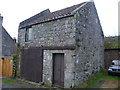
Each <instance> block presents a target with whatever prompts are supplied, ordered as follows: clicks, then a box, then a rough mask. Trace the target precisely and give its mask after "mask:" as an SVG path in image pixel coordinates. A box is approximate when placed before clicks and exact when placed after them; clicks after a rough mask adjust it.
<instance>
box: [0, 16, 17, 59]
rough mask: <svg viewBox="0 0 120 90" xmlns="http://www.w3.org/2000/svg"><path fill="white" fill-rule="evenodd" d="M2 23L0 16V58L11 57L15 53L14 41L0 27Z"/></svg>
mask: <svg viewBox="0 0 120 90" xmlns="http://www.w3.org/2000/svg"><path fill="white" fill-rule="evenodd" d="M2 22H3V17H2V16H1V15H0V57H4V56H11V55H12V54H13V53H14V52H15V40H13V39H12V38H11V36H10V35H9V34H8V32H7V31H6V30H5V28H4V27H3V26H2Z"/></svg>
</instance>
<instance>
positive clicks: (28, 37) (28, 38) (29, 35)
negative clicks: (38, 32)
mask: <svg viewBox="0 0 120 90" xmlns="http://www.w3.org/2000/svg"><path fill="white" fill-rule="evenodd" d="M32 33H33V32H32V28H31V27H29V28H27V29H26V33H25V42H28V41H31V40H32V39H33V36H32Z"/></svg>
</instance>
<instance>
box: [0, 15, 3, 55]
mask: <svg viewBox="0 0 120 90" xmlns="http://www.w3.org/2000/svg"><path fill="white" fill-rule="evenodd" d="M2 20H3V17H2V16H0V57H2Z"/></svg>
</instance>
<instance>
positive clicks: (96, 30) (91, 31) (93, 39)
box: [18, 2, 104, 88]
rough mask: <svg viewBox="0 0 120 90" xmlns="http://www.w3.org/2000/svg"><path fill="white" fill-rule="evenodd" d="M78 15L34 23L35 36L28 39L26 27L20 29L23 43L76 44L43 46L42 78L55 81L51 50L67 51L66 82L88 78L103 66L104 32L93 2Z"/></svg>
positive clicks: (49, 81)
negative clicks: (66, 47)
mask: <svg viewBox="0 0 120 90" xmlns="http://www.w3.org/2000/svg"><path fill="white" fill-rule="evenodd" d="M73 13H74V14H75V15H74V16H71V17H66V18H62V19H58V20H54V21H50V22H46V23H41V24H38V25H33V26H32V29H33V33H32V34H33V40H32V41H29V42H25V31H26V29H25V28H24V29H19V36H18V40H19V43H20V45H21V47H41V46H52V47H54V46H75V47H76V49H75V50H73V51H71V50H44V56H43V57H44V59H43V81H44V82H47V83H49V84H50V85H51V84H52V53H65V66H66V68H65V71H64V73H65V78H64V86H65V87H67V88H69V87H71V86H76V85H78V84H79V83H82V82H83V81H84V80H86V79H87V78H88V77H89V76H90V75H91V74H93V73H95V72H97V71H99V70H100V68H101V67H103V66H104V40H103V39H104V35H103V32H102V28H101V25H100V22H99V18H98V16H97V11H96V9H95V6H94V3H93V2H88V3H85V4H84V6H82V7H80V8H79V9H78V10H77V11H76V12H73Z"/></svg>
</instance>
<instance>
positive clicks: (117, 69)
mask: <svg viewBox="0 0 120 90" xmlns="http://www.w3.org/2000/svg"><path fill="white" fill-rule="evenodd" d="M108 74H112V75H120V60H113V61H112V65H110V66H109V68H108Z"/></svg>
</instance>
